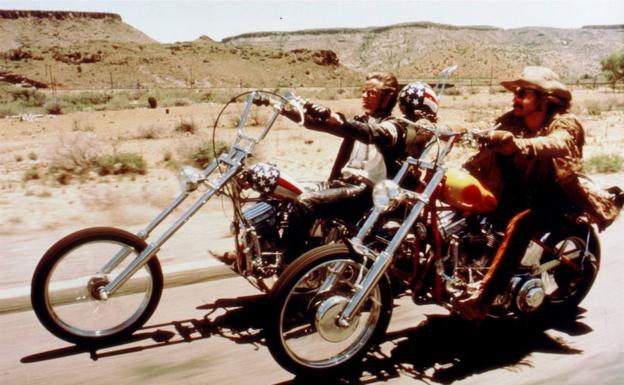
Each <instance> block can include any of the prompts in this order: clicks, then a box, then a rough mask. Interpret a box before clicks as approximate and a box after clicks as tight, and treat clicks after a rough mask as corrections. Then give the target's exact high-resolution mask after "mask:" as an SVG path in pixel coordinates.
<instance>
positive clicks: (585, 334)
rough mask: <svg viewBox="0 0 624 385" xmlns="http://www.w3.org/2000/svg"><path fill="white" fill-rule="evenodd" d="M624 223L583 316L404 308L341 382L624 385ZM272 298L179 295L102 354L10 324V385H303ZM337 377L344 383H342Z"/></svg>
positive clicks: (24, 315)
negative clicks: (496, 315)
mask: <svg viewBox="0 0 624 385" xmlns="http://www.w3.org/2000/svg"><path fill="white" fill-rule="evenodd" d="M622 234H624V219H623V218H620V219H619V221H618V222H616V223H615V224H614V225H613V226H611V227H610V228H609V229H608V230H607V231H605V232H604V233H603V234H602V235H601V239H602V248H603V254H602V255H603V259H602V267H601V271H600V273H599V275H598V278H597V281H596V282H595V284H594V287H593V289H592V291H591V292H590V293H589V295H588V297H587V298H586V299H585V301H584V302H583V303H582V304H581V308H580V309H579V314H577V315H576V318H575V319H571V320H557V321H553V322H551V323H549V324H548V325H546V327H545V328H544V329H543V330H535V329H527V328H523V327H522V325H521V324H519V323H518V322H512V321H509V320H507V321H506V320H487V321H486V322H484V323H482V324H481V325H480V326H478V327H475V326H472V325H470V324H468V323H466V322H463V321H461V320H458V319H456V318H454V317H449V316H448V315H447V312H446V311H445V310H444V309H442V308H439V307H436V306H428V307H417V306H415V305H413V304H412V303H411V301H410V300H409V299H408V298H404V299H401V300H400V301H398V306H397V307H396V308H395V309H394V315H393V319H392V323H391V325H390V330H389V333H388V336H387V339H386V342H385V343H384V344H383V345H382V346H381V351H380V352H377V353H371V354H369V355H368V357H367V358H366V359H365V361H364V362H363V363H362V372H361V373H360V375H359V376H356V378H345V379H340V383H366V384H374V383H390V384H451V383H453V384H584V385H585V384H587V383H591V384H607V385H610V384H613V385H615V384H623V383H624V326H623V325H624V301H623V299H622V296H623V294H624V280H623V279H622V273H623V272H624V255H623V254H624V253H623V250H624V247H623V243H622V240H621V238H620V237H621V236H622ZM265 301H266V300H265V297H264V296H263V295H262V294H260V293H259V292H258V291H256V290H255V289H254V288H253V287H251V285H249V284H248V283H247V282H246V281H245V280H243V279H242V278H238V277H235V278H228V279H223V280H219V281H212V282H206V283H200V284H195V285H189V286H182V287H177V288H172V289H168V290H166V291H165V292H164V293H163V298H162V300H161V303H160V305H159V308H158V309H157V311H156V313H155V314H154V316H153V317H152V318H151V319H150V320H149V321H148V323H147V325H146V327H145V328H144V329H142V330H141V331H139V332H137V333H136V334H135V339H134V340H133V341H132V342H128V343H124V344H119V345H115V346H110V347H107V348H103V349H100V350H97V351H94V352H88V351H84V350H80V349H78V348H76V347H74V346H72V345H70V344H68V343H66V342H64V341H61V340H59V339H57V338H56V337H54V336H52V335H51V334H49V333H48V332H47V331H46V330H45V329H44V328H43V327H42V326H41V325H40V324H39V322H38V321H37V319H36V317H35V315H34V313H33V312H32V311H28V312H21V313H12V314H6V315H3V316H0V336H1V341H0V344H1V345H0V346H2V352H1V353H0V383H1V384H45V385H51V384H89V385H97V384H143V383H150V384H296V383H304V380H303V379H297V378H294V377H293V375H291V374H290V373H288V372H286V371H284V370H283V369H281V368H280V367H279V366H278V365H277V364H276V363H275V362H274V361H273V359H272V358H271V355H270V354H269V352H268V349H267V348H266V346H265V345H264V340H263V336H262V327H261V326H262V319H263V318H262V317H263V310H264V308H265V304H266V302H265ZM337 381H338V380H337Z"/></svg>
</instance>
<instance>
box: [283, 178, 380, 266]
mask: <svg viewBox="0 0 624 385" xmlns="http://www.w3.org/2000/svg"><path fill="white" fill-rule="evenodd" d="M371 206H372V188H371V187H370V185H368V184H366V183H363V182H362V183H349V182H345V181H342V180H333V181H330V182H327V183H323V184H322V185H320V186H319V189H318V191H311V192H305V193H303V194H301V195H300V196H299V197H298V198H297V200H296V201H295V203H294V208H293V211H292V212H291V214H290V216H289V224H288V228H287V230H286V232H285V233H284V239H285V243H286V249H287V251H286V254H287V259H288V260H294V259H295V258H297V257H298V256H299V255H300V254H302V253H303V252H305V251H306V240H307V239H308V237H309V232H310V230H311V226H312V225H313V224H314V221H315V220H316V219H319V218H340V219H343V220H346V221H350V222H354V221H357V220H359V219H360V218H361V217H362V216H363V215H364V213H365V212H366V211H367V210H368V209H369V208H370V207H371Z"/></svg>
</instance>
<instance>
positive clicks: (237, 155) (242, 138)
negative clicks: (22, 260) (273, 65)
mask: <svg viewBox="0 0 624 385" xmlns="http://www.w3.org/2000/svg"><path fill="white" fill-rule="evenodd" d="M257 96H258V93H257V92H255V91H254V92H252V93H250V95H249V97H248V99H247V102H246V105H245V107H244V109H243V113H242V115H241V118H240V122H239V125H238V128H237V138H236V141H235V143H234V144H233V145H232V148H231V149H230V151H229V152H228V153H227V154H225V155H221V156H219V157H218V158H217V159H215V160H214V161H213V162H212V163H211V164H210V165H209V166H208V167H206V169H204V170H203V171H202V172H201V182H202V183H203V184H205V185H207V186H208V190H207V191H206V192H204V193H203V194H202V195H201V197H200V198H199V199H198V200H197V201H196V202H195V203H194V204H193V206H191V207H190V208H189V209H188V210H186V211H185V212H184V213H183V214H182V215H181V216H180V218H179V219H178V220H177V221H176V222H175V223H174V224H173V225H171V227H169V229H167V230H166V231H165V232H164V233H163V234H162V235H161V236H160V238H158V239H157V240H156V241H155V242H153V243H150V244H149V245H148V246H147V247H146V248H145V249H144V250H143V251H142V252H141V253H140V254H139V255H138V256H137V257H136V258H134V259H133V260H132V261H131V262H130V264H129V265H128V266H126V268H124V270H123V271H122V272H121V273H120V274H119V275H118V276H116V277H115V278H114V279H113V281H112V282H110V283H108V284H107V285H106V286H102V287H100V288H99V289H98V291H97V293H96V294H97V295H96V296H97V297H99V299H101V300H106V299H108V298H109V297H110V296H111V295H113V294H114V293H115V292H116V291H117V290H118V289H119V288H120V287H121V286H122V285H123V284H124V283H126V282H127V281H128V280H129V279H130V277H132V276H133V275H134V274H135V273H136V272H137V271H139V269H141V268H142V267H143V266H144V265H145V264H146V263H147V262H148V261H149V260H150V258H152V257H153V256H154V255H155V254H156V253H157V252H158V250H159V249H160V247H161V246H162V245H163V244H164V243H165V242H166V241H167V240H169V238H171V236H173V234H175V233H176V232H177V231H178V230H179V229H180V228H181V227H182V226H183V225H184V224H185V223H186V222H188V220H189V219H190V218H191V217H192V216H193V215H195V213H197V211H198V210H199V209H200V208H201V207H202V206H204V205H205V204H206V202H208V200H209V199H210V198H212V196H213V195H215V194H216V193H218V192H219V191H220V190H221V189H222V188H223V186H224V185H225V184H226V183H228V182H229V181H230V179H232V178H233V177H234V176H235V175H236V174H237V173H238V172H239V170H240V169H241V167H242V165H243V161H244V160H245V158H246V157H247V156H249V155H250V154H251V153H252V151H253V149H254V148H255V146H256V145H257V144H258V143H259V142H260V140H262V139H263V138H264V137H265V136H266V134H267V133H268V131H269V130H270V128H271V127H272V126H273V124H274V123H275V120H276V119H277V117H278V116H279V114H280V112H281V110H282V108H283V106H284V104H285V102H284V101H282V102H280V103H277V104H276V105H274V106H273V108H274V111H273V115H272V116H271V117H270V118H269V120H268V122H267V124H266V126H265V128H264V130H263V131H262V132H261V133H260V135H259V136H258V137H254V136H249V135H246V134H245V133H244V132H243V128H244V124H245V122H246V120H247V117H248V115H249V111H250V108H251V105H252V104H253V101H254V99H255V98H256V97H257ZM220 165H223V166H225V167H226V171H225V172H223V173H222V174H221V176H219V177H217V178H215V179H213V180H208V178H209V177H210V176H211V175H212V174H213V173H214V172H215V171H216V170H217V168H219V166H220ZM188 195H189V192H188V191H183V192H182V193H181V194H180V195H179V196H178V197H176V198H175V199H174V200H173V201H172V203H171V204H170V205H169V206H167V207H166V208H165V209H164V210H163V211H162V212H161V213H160V214H159V215H158V216H157V217H156V218H155V219H154V220H153V221H152V222H151V223H150V224H149V225H148V226H147V227H146V228H145V229H143V230H142V231H140V232H139V233H137V236H138V237H139V238H141V239H147V237H148V236H149V234H150V233H151V232H152V231H153V230H154V229H155V228H156V227H157V226H158V225H159V224H160V223H162V221H163V220H164V219H165V218H166V217H167V216H169V215H170V214H171V213H172V212H173V210H175V209H176V208H177V207H178V206H180V204H181V203H182V202H183V201H184V200H185V199H186V198H187V197H188ZM131 251H132V250H131V249H130V248H127V247H125V248H123V249H121V250H120V251H118V252H117V253H116V254H115V255H114V256H113V257H112V258H111V260H110V261H108V262H107V263H106V265H104V266H103V267H102V268H101V269H100V271H99V272H98V274H97V275H96V276H98V277H99V276H105V275H107V274H110V273H111V272H112V271H113V270H114V269H115V268H116V267H117V266H119V264H120V263H121V262H122V261H123V260H124V259H125V258H126V257H127V256H128V255H129V254H130V253H131Z"/></svg>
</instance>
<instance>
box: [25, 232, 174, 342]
mask: <svg viewBox="0 0 624 385" xmlns="http://www.w3.org/2000/svg"><path fill="white" fill-rule="evenodd" d="M146 246H147V245H146V243H145V242H144V241H143V240H142V239H140V238H138V237H137V236H135V235H133V234H131V233H128V232H126V231H123V230H119V229H115V228H110V227H95V228H89V229H84V230H80V231H77V232H75V233H73V234H70V235H68V236H66V237H64V238H62V239H61V240H59V241H58V242H56V243H55V244H54V245H53V246H52V247H51V248H50V249H49V250H48V251H47V252H46V253H45V254H44V256H43V257H42V258H41V261H39V264H38V265H37V267H36V269H35V273H34V275H33V279H32V284H31V302H32V306H33V309H34V311H35V313H36V315H37V317H38V318H39V320H40V321H41V323H42V324H43V326H44V327H45V328H46V329H48V330H49V331H50V332H51V333H52V334H54V335H55V336H57V337H59V338H61V339H63V340H65V341H68V342H72V343H75V344H77V345H83V346H96V345H106V344H110V343H113V342H117V341H120V340H122V339H125V338H127V337H129V336H130V335H131V334H132V333H133V332H134V331H136V330H137V329H139V328H140V327H141V326H143V325H144V324H145V322H147V320H148V319H149V317H150V316H151V315H152V314H153V313H154V311H155V310H156V306H157V305H158V302H159V301H160V296H161V294H162V289H163V276H162V270H161V267H160V263H159V262H158V259H157V258H156V257H155V256H154V257H152V258H151V259H150V260H149V261H148V263H147V264H146V265H145V266H143V268H141V270H139V271H138V272H137V273H135V274H134V275H133V276H132V277H131V278H130V279H129V280H128V281H127V282H126V283H125V284H124V285H123V286H122V287H120V288H119V290H118V291H117V292H116V293H115V294H114V295H113V296H111V297H110V298H108V299H107V300H102V299H99V298H98V294H97V293H98V288H99V287H101V286H105V285H106V284H108V283H109V282H110V281H112V279H114V277H116V276H117V274H118V273H119V272H121V270H122V269H123V268H125V267H126V266H127V264H128V263H129V262H130V261H132V260H133V259H134V257H136V256H137V255H139V254H140V253H141V252H142V251H143V250H144V249H145V247H146ZM123 248H128V249H129V250H130V253H129V255H128V256H127V257H126V258H125V259H124V261H123V262H122V263H121V264H120V265H119V266H117V267H116V268H115V269H114V270H113V271H112V272H111V273H110V274H101V273H100V269H101V268H102V267H103V266H104V265H105V264H106V263H107V262H108V261H109V260H110V259H111V258H112V257H113V255H115V254H116V253H117V252H119V250H122V249H123Z"/></svg>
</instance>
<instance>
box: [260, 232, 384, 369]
mask: <svg viewBox="0 0 624 385" xmlns="http://www.w3.org/2000/svg"><path fill="white" fill-rule="evenodd" d="M359 259H360V258H359V257H357V256H354V255H352V254H351V253H350V251H349V249H348V248H347V247H346V246H345V245H344V244H331V245H325V246H321V247H318V248H315V249H313V250H310V251H309V252H307V253H305V254H303V255H302V256H301V257H299V258H298V259H297V260H295V261H294V262H293V263H292V264H291V265H290V266H289V267H288V268H287V269H286V270H285V271H284V274H283V275H282V276H281V277H280V279H279V280H278V283H277V285H276V286H275V288H274V289H273V291H272V292H271V299H270V302H269V303H270V304H271V310H270V314H269V318H268V321H269V323H268V325H267V327H266V338H267V345H268V347H269V350H270V352H271V354H272V355H273V357H274V358H275V359H276V360H277V362H278V363H279V364H280V365H281V366H282V367H284V368H285V369H286V370H288V371H290V372H292V373H295V374H299V375H313V376H328V375H332V374H334V373H335V372H336V371H338V370H344V369H346V368H349V367H351V366H352V365H354V364H357V363H358V362H359V361H360V359H361V358H362V356H363V355H364V354H365V353H366V352H367V351H368V350H369V348H370V347H371V345H373V344H374V343H376V342H377V341H378V340H379V338H380V337H382V336H383V335H384V333H385V331H386V329H387V327H388V323H389V321H390V316H391V313H392V296H391V292H390V285H389V283H388V281H387V279H385V278H384V279H382V280H381V281H380V283H379V284H378V285H377V286H376V287H375V288H374V289H373V290H372V292H371V294H370V295H369V296H368V298H366V299H365V302H364V305H363V306H362V308H361V310H360V312H359V313H358V314H356V315H355V316H354V317H353V319H352V320H351V321H350V322H349V324H348V325H345V326H339V325H338V323H337V319H338V317H339V316H340V314H341V312H342V310H343V309H344V307H345V306H346V304H347V303H348V302H349V301H350V300H351V298H352V297H353V295H354V294H355V292H356V291H357V289H356V288H357V287H358V284H359V283H360V281H361V279H362V278H363V276H364V275H365V274H366V272H367V269H366V267H363V266H362V263H361V261H359ZM362 268H363V270H361V269H362ZM360 273H362V274H360Z"/></svg>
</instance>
